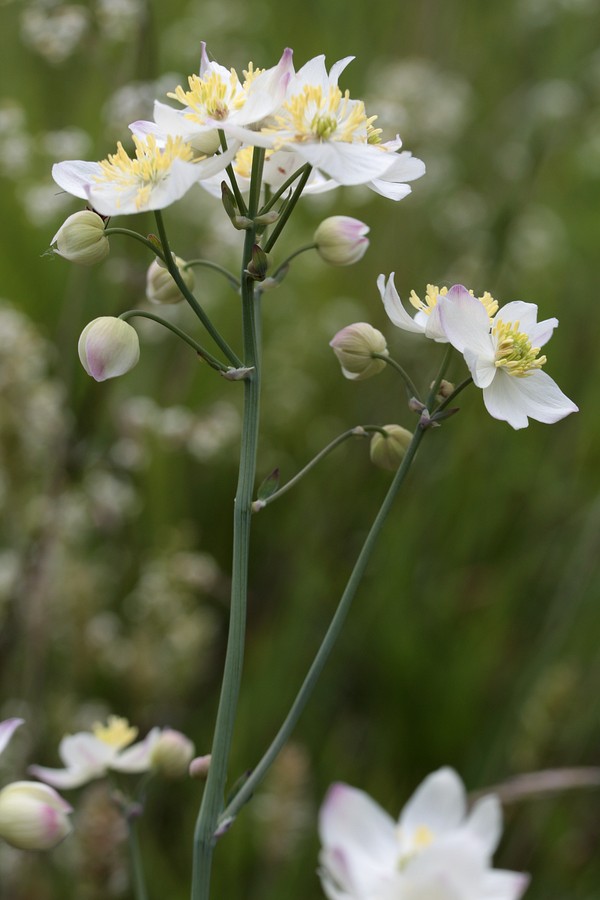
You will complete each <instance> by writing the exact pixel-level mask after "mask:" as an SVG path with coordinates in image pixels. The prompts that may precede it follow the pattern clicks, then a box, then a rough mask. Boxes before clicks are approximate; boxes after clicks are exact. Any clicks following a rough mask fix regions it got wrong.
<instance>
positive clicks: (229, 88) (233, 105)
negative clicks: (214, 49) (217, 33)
mask: <svg viewBox="0 0 600 900" xmlns="http://www.w3.org/2000/svg"><path fill="white" fill-rule="evenodd" d="M259 73H260V70H259V69H257V70H256V71H255V70H254V69H253V67H252V63H250V66H249V69H248V71H247V72H245V73H244V74H245V75H246V81H245V82H244V87H242V86H241V85H240V82H239V78H238V76H237V73H236V71H235V69H232V70H231V72H230V74H229V80H225V79H224V78H223V76H222V75H220V74H219V73H218V72H211V73H210V74H206V75H205V76H204V78H200V76H199V75H190V77H189V78H188V85H189V88H190V89H189V91H185V90H184V89H183V88H182V87H181V85H178V86H177V87H176V88H175V90H174V91H172V92H170V93H168V94H167V97H170V98H171V99H172V100H177V101H178V102H179V103H181V105H182V106H187V107H189V109H190V110H191V112H187V113H186V119H191V121H192V122H198V123H199V124H200V125H204V124H205V122H206V120H207V119H216V120H217V121H218V122H222V121H223V120H224V119H226V118H227V117H228V116H229V114H230V113H231V112H234V111H235V110H237V109H240V108H241V107H242V106H243V105H244V103H245V102H246V87H247V86H248V85H249V84H250V83H251V82H252V81H253V79H254V78H256V76H257V75H258V74H259Z"/></svg>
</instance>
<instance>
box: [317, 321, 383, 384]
mask: <svg viewBox="0 0 600 900" xmlns="http://www.w3.org/2000/svg"><path fill="white" fill-rule="evenodd" d="M329 346H330V347H331V349H332V350H333V352H334V353H335V355H336V356H337V358H338V360H339V362H340V365H341V366H342V373H343V374H344V375H345V377H346V378H349V379H350V380H351V381H362V380H363V379H365V378H371V376H372V375H377V373H378V372H381V370H382V369H384V368H385V365H386V364H385V362H384V361H383V360H382V359H373V354H374V353H382V354H383V355H384V356H387V355H388V349H387V345H386V342H385V338H384V336H383V335H382V333H381V332H380V331H377V329H376V328H373V326H372V325H369V323H368V322H355V323H354V325H347V326H346V328H342V330H341V331H338V333H337V334H336V335H335V336H334V337H333V339H332V340H331V341H330V342H329Z"/></svg>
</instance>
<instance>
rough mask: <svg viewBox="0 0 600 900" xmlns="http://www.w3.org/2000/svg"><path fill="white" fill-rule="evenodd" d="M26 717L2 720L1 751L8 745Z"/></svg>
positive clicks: (0, 727)
mask: <svg viewBox="0 0 600 900" xmlns="http://www.w3.org/2000/svg"><path fill="white" fill-rule="evenodd" d="M24 721H25V719H17V718H13V719H5V720H4V722H0V753H2V751H3V750H4V749H5V748H6V747H7V746H8V742H9V741H10V739H11V737H12V736H13V734H14V733H15V731H16V730H17V728H18V727H19V725H22V724H23V722H24Z"/></svg>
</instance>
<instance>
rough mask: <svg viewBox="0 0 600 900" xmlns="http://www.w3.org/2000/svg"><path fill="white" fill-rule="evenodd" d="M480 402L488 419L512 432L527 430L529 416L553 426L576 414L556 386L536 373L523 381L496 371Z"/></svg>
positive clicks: (540, 372) (550, 380) (571, 404)
mask: <svg viewBox="0 0 600 900" xmlns="http://www.w3.org/2000/svg"><path fill="white" fill-rule="evenodd" d="M483 400H484V403H485V406H486V409H487V411H488V412H489V414H490V415H491V416H493V417H494V418H495V419H500V420H501V421H505V422H508V423H509V425H512V427H513V428H526V427H527V425H528V424H529V423H528V421H527V417H528V416H529V418H531V419H535V420H536V421H538V422H545V423H547V424H552V423H553V422H558V421H559V420H560V419H564V417H565V416H568V415H569V414H570V413H572V412H577V411H578V407H577V406H576V405H575V404H574V403H573V401H572V400H569V398H568V397H567V396H566V395H565V394H563V392H562V391H561V389H560V388H559V386H558V385H557V384H556V382H555V381H553V380H552V378H550V376H549V375H546V373H545V372H542V371H541V370H539V369H538V370H537V371H535V372H532V373H531V374H530V375H526V376H525V377H524V378H517V377H515V376H513V375H507V374H506V373H505V372H502V371H500V370H499V371H498V373H497V375H496V378H494V380H493V382H492V383H491V385H490V386H489V387H488V388H486V389H485V390H484V392H483Z"/></svg>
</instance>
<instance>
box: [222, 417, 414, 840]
mask: <svg viewBox="0 0 600 900" xmlns="http://www.w3.org/2000/svg"><path fill="white" fill-rule="evenodd" d="M423 434H424V430H423V429H422V428H421V426H420V425H417V428H416V429H415V432H414V434H413V437H412V441H411V442H410V445H409V447H408V450H407V451H406V455H405V457H404V459H403V460H402V464H401V466H400V468H399V469H398V471H397V472H396V475H395V476H394V480H393V481H392V484H391V486H390V488H389V490H388V492H387V494H386V496H385V499H384V501H383V503H382V505H381V508H380V509H379V512H378V513H377V516H376V517H375V520H374V522H373V524H372V526H371V530H370V531H369V534H368V535H367V539H366V540H365V543H364V544H363V547H362V549H361V551H360V553H359V556H358V559H357V560H356V563H355V565H354V569H353V570H352V574H351V575H350V578H349V579H348V583H347V585H346V589H345V590H344V593H343V594H342V597H341V599H340V602H339V604H338V607H337V609H336V611H335V613H334V616H333V619H332V620H331V624H330V625H329V628H328V630H327V633H326V635H325V637H324V638H323V642H322V644H321V646H320V647H319V649H318V651H317V654H316V656H315V658H314V660H313V662H312V665H311V667H310V669H309V670H308V674H307V675H306V678H305V679H304V682H303V684H302V687H301V688H300V691H299V692H298V695H297V696H296V699H295V700H294V702H293V704H292V706H291V708H290V711H289V713H288V714H287V717H286V719H285V721H284V723H283V725H282V726H281V728H280V729H279V731H278V732H277V734H276V735H275V738H274V739H273V741H272V743H271V745H270V747H269V748H268V750H267V752H266V753H265V755H264V756H263V757H262V759H261V760H260V762H259V763H258V765H257V766H256V768H255V769H254V770H253V771H252V773H251V775H250V776H249V778H248V779H247V780H246V781H245V782H244V784H243V785H242V787H241V788H240V790H239V791H238V792H237V794H236V795H235V797H234V798H233V799H232V800H231V802H230V803H229V804H228V806H227V807H226V809H225V810H223V813H222V814H221V816H220V818H219V825H220V827H221V828H227V827H228V826H229V825H230V824H231V822H232V821H233V819H235V817H236V815H237V813H238V812H239V811H240V809H241V808H242V806H243V805H244V804H245V803H246V802H247V801H248V800H249V799H250V797H251V796H252V794H253V792H254V791H255V790H256V788H257V787H258V785H259V784H260V782H261V781H262V780H263V778H264V777H265V775H266V774H267V772H268V770H269V768H270V766H271V765H272V763H273V761H274V760H275V758H276V756H277V755H278V753H279V751H280V750H281V748H282V747H283V745H284V744H285V742H286V741H287V739H288V737H289V736H290V734H291V732H292V731H293V729H294V727H295V725H296V722H297V721H298V719H299V718H300V714H301V713H302V711H303V709H304V707H305V706H306V703H307V701H308V699H309V697H310V695H311V694H312V692H313V689H314V687H315V685H316V683H317V680H318V678H319V676H320V674H321V672H322V670H323V667H324V666H325V663H326V662H327V659H328V658H329V654H330V653H331V650H332V648H333V646H334V644H335V642H336V641H337V639H338V637H339V635H340V632H341V630H342V626H343V625H344V622H345V621H346V616H347V615H348V611H349V609H350V606H351V604H352V601H353V599H354V596H355V594H356V591H357V588H358V586H359V584H360V582H361V580H362V577H363V575H364V572H365V569H366V567H367V563H368V561H369V559H370V557H371V553H372V552H373V548H374V546H375V542H376V540H377V538H378V537H379V534H380V532H381V529H382V528H383V524H384V522H385V520H386V519H387V516H388V514H389V512H390V510H391V508H392V505H393V503H394V500H395V498H396V494H397V493H398V490H399V488H400V485H401V484H402V482H403V481H404V479H405V477H406V475H407V473H408V470H409V468H410V465H411V463H412V461H413V459H414V457H415V454H416V452H417V448H418V446H419V444H420V442H421V439H422V437H423Z"/></svg>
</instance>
